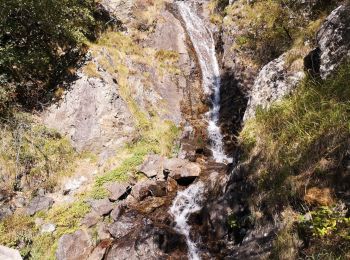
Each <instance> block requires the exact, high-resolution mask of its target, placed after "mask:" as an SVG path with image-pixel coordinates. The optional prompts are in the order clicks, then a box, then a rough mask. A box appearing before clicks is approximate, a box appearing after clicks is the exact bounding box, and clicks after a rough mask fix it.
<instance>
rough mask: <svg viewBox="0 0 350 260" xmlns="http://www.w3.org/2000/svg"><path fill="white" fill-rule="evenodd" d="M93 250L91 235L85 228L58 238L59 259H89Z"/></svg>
mask: <svg viewBox="0 0 350 260" xmlns="http://www.w3.org/2000/svg"><path fill="white" fill-rule="evenodd" d="M91 250H92V243H91V240H90V236H89V235H88V234H87V233H86V232H85V231H83V230H78V231H76V232H74V233H73V234H65V235H63V236H62V237H61V238H60V239H59V240H58V248H57V251H56V257H57V260H77V259H87V258H88V256H89V254H90V252H91Z"/></svg>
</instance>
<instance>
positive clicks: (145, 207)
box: [131, 197, 166, 214]
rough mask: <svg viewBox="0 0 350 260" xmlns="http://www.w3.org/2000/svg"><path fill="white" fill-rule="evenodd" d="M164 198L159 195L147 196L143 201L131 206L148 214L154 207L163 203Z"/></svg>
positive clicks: (158, 206)
mask: <svg viewBox="0 0 350 260" xmlns="http://www.w3.org/2000/svg"><path fill="white" fill-rule="evenodd" d="M165 201H166V199H165V198H160V197H148V198H146V199H145V200H144V201H141V202H140V203H138V204H136V205H133V206H131V207H132V208H133V209H136V210H137V211H138V212H141V213H143V214H149V213H151V212H153V211H154V210H155V209H157V208H160V207H162V206H163V205H164V204H165Z"/></svg>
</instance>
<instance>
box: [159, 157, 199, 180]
mask: <svg viewBox="0 0 350 260" xmlns="http://www.w3.org/2000/svg"><path fill="white" fill-rule="evenodd" d="M164 171H165V172H166V173H168V175H169V176H170V177H172V178H173V179H175V180H179V179H181V178H188V177H198V176H199V175H200V173H201V168H200V166H199V165H198V164H196V163H193V162H189V161H187V160H183V159H179V158H172V159H167V160H165V161H164Z"/></svg>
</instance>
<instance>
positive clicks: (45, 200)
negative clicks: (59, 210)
mask: <svg viewBox="0 0 350 260" xmlns="http://www.w3.org/2000/svg"><path fill="white" fill-rule="evenodd" d="M53 203H54V201H53V199H52V198H49V197H45V196H38V197H35V198H34V199H32V201H31V202H30V203H29V205H28V208H27V213H28V214H29V215H30V216H33V215H34V214H35V213H36V212H38V211H41V210H47V209H49V208H51V206H52V204H53Z"/></svg>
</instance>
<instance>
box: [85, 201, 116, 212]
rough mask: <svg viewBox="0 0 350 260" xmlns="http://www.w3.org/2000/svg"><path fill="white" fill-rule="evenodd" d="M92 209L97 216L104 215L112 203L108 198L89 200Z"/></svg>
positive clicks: (110, 209) (111, 206)
mask: <svg viewBox="0 0 350 260" xmlns="http://www.w3.org/2000/svg"><path fill="white" fill-rule="evenodd" d="M89 203H90V205H91V207H92V209H93V210H94V211H95V212H96V213H97V214H98V215H99V216H105V215H108V214H109V213H110V212H111V211H112V209H113V207H114V205H113V203H112V202H110V201H109V199H107V198H105V199H100V200H92V201H90V202H89Z"/></svg>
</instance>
